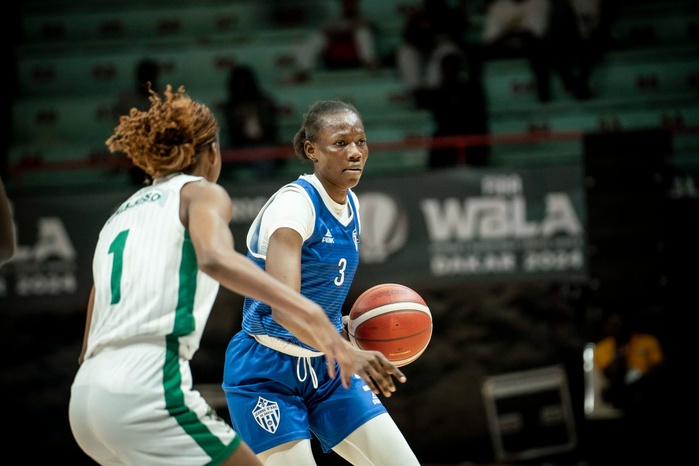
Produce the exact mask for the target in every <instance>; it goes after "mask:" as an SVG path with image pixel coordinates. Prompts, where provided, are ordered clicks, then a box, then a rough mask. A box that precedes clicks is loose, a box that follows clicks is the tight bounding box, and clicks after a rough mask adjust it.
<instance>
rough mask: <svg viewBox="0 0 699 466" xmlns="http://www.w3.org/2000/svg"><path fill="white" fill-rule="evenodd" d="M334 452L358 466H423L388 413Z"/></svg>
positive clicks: (357, 431) (354, 434) (338, 446)
mask: <svg viewBox="0 0 699 466" xmlns="http://www.w3.org/2000/svg"><path fill="white" fill-rule="evenodd" d="M333 451H335V453H337V454H338V455H340V456H341V457H343V458H344V459H346V460H347V461H349V462H350V463H352V464H353V465H355V466H373V465H377V464H380V465H383V466H420V462H419V461H418V460H417V457H416V456H415V453H413V451H412V449H411V448H410V445H408V442H407V441H406V440H405V437H404V436H403V434H402V433H401V431H400V429H398V426H397V425H396V423H395V422H394V421H393V419H392V418H391V416H390V415H389V414H388V413H384V414H381V415H379V416H376V417H374V418H372V419H370V420H369V421H367V422H365V423H364V424H362V425H361V426H359V427H358V428H357V429H355V430H354V431H353V432H352V433H351V434H350V435H348V436H347V437H346V438H345V439H344V440H342V441H341V442H340V443H339V444H337V445H336V446H335V447H334V448H333Z"/></svg>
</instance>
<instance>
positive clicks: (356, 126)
mask: <svg viewBox="0 0 699 466" xmlns="http://www.w3.org/2000/svg"><path fill="white" fill-rule="evenodd" d="M294 150H295V152H296V155H297V156H298V157H300V158H301V159H302V160H310V161H311V162H312V163H313V167H314V170H313V174H312V175H302V176H300V177H299V178H298V179H297V180H295V181H293V182H291V183H290V184H287V185H286V186H283V187H282V188H281V189H280V190H279V191H277V192H276V193H275V194H274V195H272V197H271V198H270V199H269V200H268V201H267V203H266V204H265V205H264V206H263V208H262V209H261V210H260V212H259V214H258V216H257V218H256V219H255V220H254V221H253V223H252V225H251V227H250V230H249V232H248V237H247V246H248V257H250V258H251V259H252V260H254V261H255V262H256V263H257V264H258V265H259V266H260V267H261V268H263V269H265V270H266V271H267V272H268V273H269V274H271V275H273V276H274V277H276V278H278V279H279V280H281V281H283V282H284V283H286V284H287V285H289V286H291V287H293V288H294V289H296V290H300V292H301V294H303V295H304V296H307V297H308V298H310V299H312V300H314V301H315V302H316V303H318V304H320V305H321V306H322V307H323V309H324V310H325V312H326V313H327V314H328V317H329V318H330V320H331V321H332V322H333V323H334V324H335V327H336V330H337V332H338V334H341V333H342V332H343V316H342V314H341V311H342V305H343V302H344V301H345V298H346V296H347V292H348V291H349V288H350V285H351V284H352V279H353V278H354V274H355V271H356V269H357V265H358V262H359V237H360V222H359V204H358V201H357V196H356V195H355V193H354V192H353V191H352V188H353V187H355V186H356V185H357V183H358V182H359V179H360V178H361V176H362V171H363V169H364V164H365V163H366V160H367V156H368V155H369V148H368V146H367V141H366V134H365V132H364V125H363V123H362V119H361V116H360V115H359V112H358V111H357V109H356V108H355V107H354V106H352V105H350V104H348V103H345V102H342V101H335V100H327V101H319V102H317V103H315V104H314V105H313V106H312V107H311V108H310V110H309V112H308V113H307V114H306V115H305V118H304V123H303V126H302V127H301V129H300V130H299V131H298V133H297V134H296V136H295V137H294ZM276 314H277V308H276V306H275V305H274V303H271V306H270V305H268V304H265V303H264V302H262V301H260V300H258V299H255V298H253V297H246V299H245V302H244V305H243V322H242V329H241V331H240V332H238V333H237V334H236V335H234V336H233V338H232V339H231V341H230V343H229V345H228V349H227V350H226V355H225V368H224V376H223V389H224V392H225V394H226V401H227V403H228V409H229V412H230V415H231V420H232V423H233V427H234V429H236V431H237V432H238V433H239V434H240V435H241V436H242V437H243V438H244V439H245V441H246V442H247V443H248V445H250V447H251V448H252V450H253V451H254V452H255V453H256V454H257V456H258V458H260V459H261V460H262V462H263V464H265V465H268V466H271V465H274V466H276V465H279V466H295V465H298V466H309V465H314V464H316V462H315V460H314V458H313V453H312V448H311V438H312V437H311V436H312V435H315V437H317V438H318V439H319V440H320V443H321V445H322V448H323V450H324V451H325V452H329V451H330V450H333V451H335V452H336V453H337V454H338V455H340V456H341V457H343V458H344V459H346V460H347V461H348V462H350V463H351V464H353V465H363V466H370V465H375V466H378V465H381V466H418V465H419V462H418V460H417V458H416V457H415V454H414V453H413V452H412V450H411V448H410V446H409V445H408V443H407V442H406V440H405V438H404V437H403V434H402V433H401V432H400V430H399V429H398V427H397V426H396V424H395V422H394V421H393V419H392V418H391V417H390V416H389V414H388V413H387V411H386V409H385V407H384V406H383V404H382V403H381V401H380V399H379V398H378V395H379V394H383V395H384V396H387V397H388V396H391V393H393V392H394V391H395V390H396V387H395V384H394V382H393V378H394V377H395V378H396V379H397V380H398V381H400V382H405V380H406V379H405V376H404V375H403V373H402V372H401V371H400V370H399V369H398V368H397V367H395V366H394V365H393V364H392V363H391V362H389V361H388V360H387V359H386V358H385V357H384V356H383V354H381V353H379V352H377V351H362V350H359V349H354V348H353V349H352V350H353V354H354V357H355V362H356V366H357V368H358V369H357V371H356V376H355V377H353V378H352V383H351V386H350V387H349V389H346V388H344V387H343V386H342V385H341V384H340V383H339V381H338V380H337V379H333V378H332V377H331V376H330V374H331V373H330V372H329V371H330V370H331V369H332V368H331V367H330V366H329V365H328V363H326V361H325V358H323V357H322V355H323V352H322V350H321V349H320V348H317V347H314V346H313V345H312V344H308V343H307V342H304V341H301V340H299V339H298V338H296V337H294V335H292V334H291V333H290V332H289V331H288V330H287V329H286V328H285V327H284V322H283V320H282V319H280V318H278V317H277V316H276ZM346 344H347V345H348V346H350V347H351V345H350V343H349V341H347V343H346ZM330 364H332V362H330Z"/></svg>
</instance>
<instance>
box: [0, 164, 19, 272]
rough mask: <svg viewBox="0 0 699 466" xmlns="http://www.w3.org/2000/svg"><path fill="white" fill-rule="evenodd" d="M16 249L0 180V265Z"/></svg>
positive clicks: (10, 210) (8, 203) (12, 228)
mask: <svg viewBox="0 0 699 466" xmlns="http://www.w3.org/2000/svg"><path fill="white" fill-rule="evenodd" d="M16 247H17V246H16V242H15V225H14V222H13V220H12V208H11V206H10V200H9V199H8V198H7V194H6V193H5V186H4V184H3V182H2V179H1V178H0V265H2V264H4V263H5V262H7V261H9V260H10V259H12V256H14V255H15V249H16Z"/></svg>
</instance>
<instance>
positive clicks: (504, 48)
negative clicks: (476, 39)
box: [474, 0, 551, 102]
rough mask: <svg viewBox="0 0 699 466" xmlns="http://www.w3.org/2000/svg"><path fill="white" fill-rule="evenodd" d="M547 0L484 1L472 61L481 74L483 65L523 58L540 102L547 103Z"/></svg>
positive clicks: (548, 97) (549, 84)
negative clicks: (480, 37)
mask: <svg viewBox="0 0 699 466" xmlns="http://www.w3.org/2000/svg"><path fill="white" fill-rule="evenodd" d="M550 12H551V3H550V0H487V1H486V5H485V24H484V27H483V42H482V44H481V46H480V47H479V48H478V57H477V58H474V63H476V66H475V67H474V70H475V71H476V72H477V73H478V74H479V75H481V74H482V72H483V71H482V67H483V65H484V62H485V61H487V60H491V59H501V58H520V57H523V58H526V59H527V60H528V61H529V65H530V67H531V70H532V73H533V75H534V79H535V83H536V92H537V96H538V99H539V100H540V101H541V102H548V101H549V100H551V80H550V74H551V70H550V64H549V59H548V49H547V43H546V34H547V30H548V25H549V15H550Z"/></svg>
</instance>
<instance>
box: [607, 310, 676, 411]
mask: <svg viewBox="0 0 699 466" xmlns="http://www.w3.org/2000/svg"><path fill="white" fill-rule="evenodd" d="M605 333H606V336H605V337H604V338H602V339H601V340H600V341H599V342H598V343H597V344H596V345H595V353H594V361H595V365H596V366H597V367H598V368H599V370H600V371H601V372H602V374H603V375H604V377H605V382H606V384H605V387H604V388H603V390H602V398H603V399H604V401H606V402H608V403H611V404H612V405H613V406H614V407H615V408H618V409H621V410H622V411H624V412H626V413H627V414H628V413H629V411H630V410H634V409H639V408H641V409H643V408H644V406H643V405H644V404H646V402H648V401H651V400H650V399H649V395H650V394H651V393H652V392H653V391H655V389H656V385H655V384H657V383H658V380H657V377H655V374H656V373H657V371H658V370H659V369H660V368H662V366H663V363H664V355H663V350H662V348H661V346H660V341H659V340H658V339H657V338H656V337H655V336H654V335H651V334H649V333H643V332H639V331H636V330H635V329H634V328H633V327H632V326H631V325H630V324H629V322H628V321H627V319H626V318H625V316H623V315H621V314H620V313H616V312H615V313H612V314H610V315H609V317H608V318H607V320H606V321H605Z"/></svg>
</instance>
